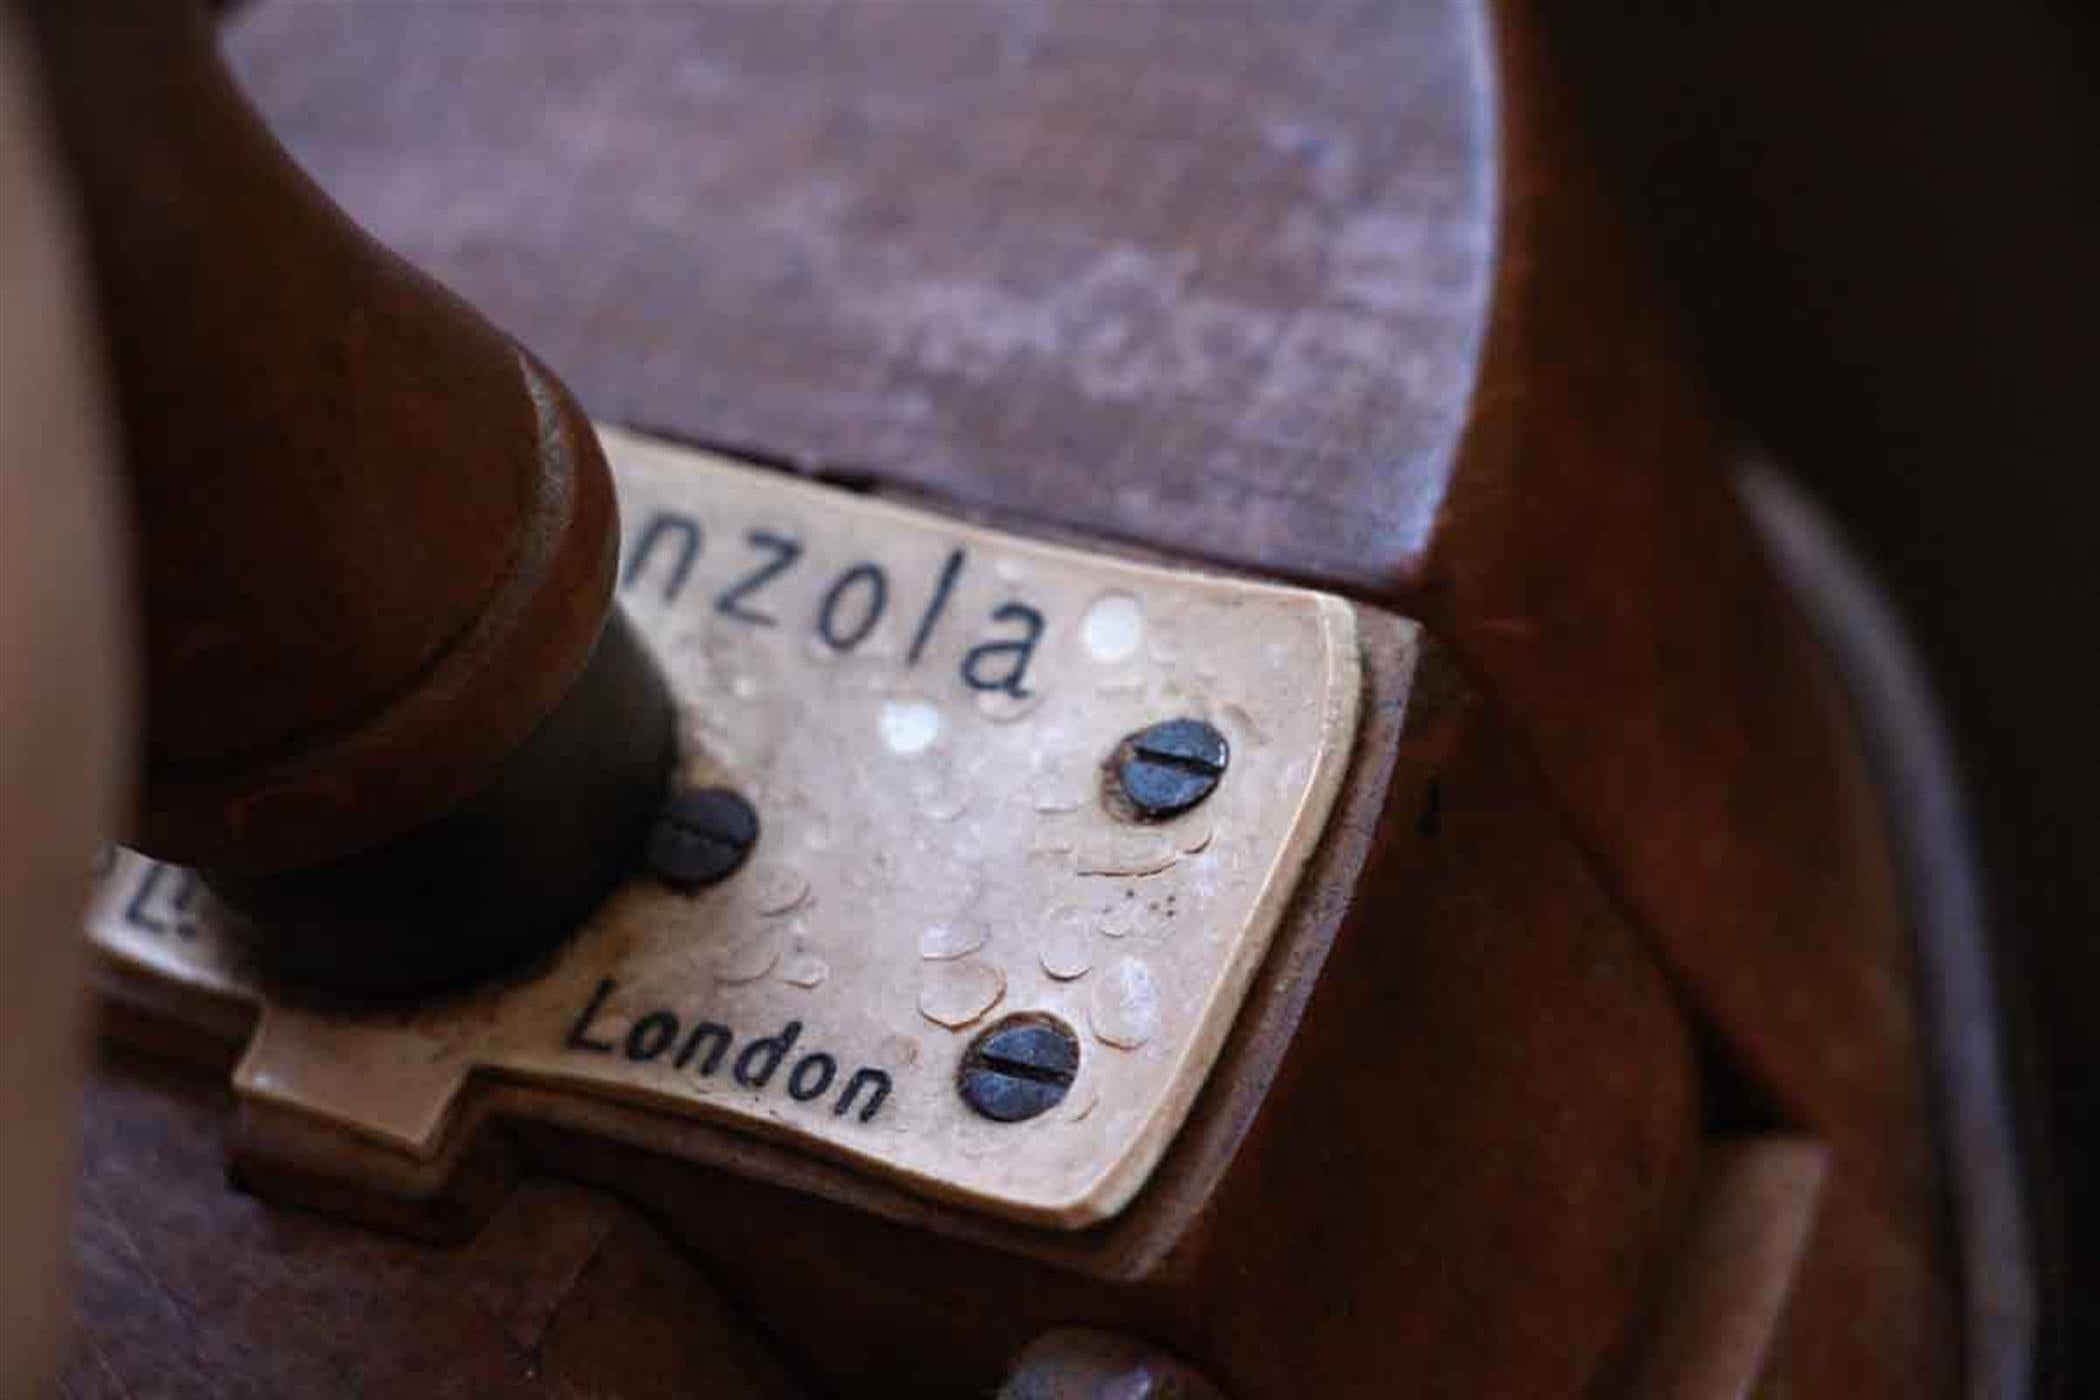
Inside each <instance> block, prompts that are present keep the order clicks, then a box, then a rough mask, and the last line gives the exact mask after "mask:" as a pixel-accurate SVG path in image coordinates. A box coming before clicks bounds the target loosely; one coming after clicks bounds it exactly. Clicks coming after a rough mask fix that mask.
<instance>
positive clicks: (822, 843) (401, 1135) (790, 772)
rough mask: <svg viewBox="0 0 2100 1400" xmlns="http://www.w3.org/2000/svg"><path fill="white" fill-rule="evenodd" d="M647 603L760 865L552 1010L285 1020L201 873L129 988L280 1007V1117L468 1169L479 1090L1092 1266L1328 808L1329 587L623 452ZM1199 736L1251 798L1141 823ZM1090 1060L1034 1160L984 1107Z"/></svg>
mask: <svg viewBox="0 0 2100 1400" xmlns="http://www.w3.org/2000/svg"><path fill="white" fill-rule="evenodd" d="M603 435H604V440H605V444H606V448H607V451H608V453H609V454H610V456H611V458H612V462H613V469H614V472H615V474H616V476H617V478H618V481H619V487H620V496H621V508H622V516H623V519H624V523H625V530H626V539H625V549H624V552H623V559H622V566H621V596H622V599H623V601H624V603H625V605H626V607H627V608H628V610H629V613H630V615H631V616H632V617H633V619H634V620H635V622H636V623H637V624H638V625H639V628H640V630H641V632H642V633H643V635H644V636H645V637H647V638H648V640H649V641H650V643H651V645H652V647H653V648H654V650H655V652H656V654H657V656H658V658H659V659H660V660H661V662H662V664H663V666H664V668H665V671H666V674H667V675H668V676H669V678H670V680H671V683H672V685H673V687H674V688H675V690H676V692H677V694H678V696H679V698H680V701H681V704H682V707H683V722H682V732H681V744H682V748H683V753H684V759H683V765H684V768H685V772H686V776H687V778H689V779H690V780H692V781H696V782H703V783H709V784H714V783H721V784H726V785H729V786H732V787H734V788H736V789H737V790H738V791H740V792H742V793H744V794H745V795H746V796H748V797H749V798H750V800H751V801H752V803H753V804H754V805H755V806H756V808H757V810H758V812H759V815H760V820H761V823H762V828H763V830H762V835H761V837H760V840H759V843H758V846H757V848H756V850H755V851H754V853H753V855H752V857H751V859H750V861H749V862H748V863H747V864H746V865H745V866H744V868H743V869H742V870H741V871H739V872H738V873H736V874H735V875H733V876H731V877H730V878H729V879H728V880H726V881H725V882H723V883H722V884H720V885H717V886H715V887H714V888H712V889H708V890H705V891H702V892H700V893H698V894H696V895H685V894H680V893H676V892H673V891H671V890H668V889H665V888H662V887H660V886H658V885H656V884H654V883H652V882H651V881H649V880H647V879H638V880H637V881H636V882H635V883H633V884H631V885H630V886H628V887H627V888H625V889H623V890H621V891H620V892H619V893H618V894H616V895H615V896H614V897H613V899H612V900H611V901H610V902H609V904H608V905H607V906H606V907H605V908H604V909H603V910H601V911H600V913H599V914H598V916H597V917H596V918H594V919H593V920H592V921H591V923H590V924H589V925H588V926H587V927H586V928H584V929H583V930H582V931H581V932H580V933H579V934H578V936H577V937H576V938H575V939H574V940H573V942H571V943H570V944H569V945H568V947H567V948H566V950H565V951H564V952H563V953H562V954H561V955H560V956H559V957H558V958H557V959H556V960H555V962H554V963H553V965H552V966H550V967H549V968H548V969H547V970H546V971H545V972H543V973H542V974H541V975H539V976H538V977H537V978H536V979H534V980H532V981H530V982H526V983H522V984H518V985H512V986H508V987H504V988H499V989H491V990H488V991H485V992H482V993H477V994H474V995H471V996H468V997H464V998H462V999H459V1000H456V1001H453V1002H450V1003H448V1004H446V1005H444V1006H442V1007H439V1008H435V1009H430V1010H425V1011H421V1012H418V1013H416V1014H414V1015H410V1016H403V1015H400V1014H392V1015H371V1016H351V1015H339V1014H324V1013H320V1012H316V1011H312V1010H307V1009H298V1008H293V1007H289V1006H283V1005H277V1004H274V1003H273V1002H272V1001H271V999H270V997H269V996H268V994H267V991H266V990H265V989H263V988H260V987H258V986H257V985H256V984H255V982H254V979H252V978H251V977H248V976H247V975H245V974H244V972H243V971H242V969H241V967H240V963H239V958H238V954H237V944H236V941H235V940H234V939H232V938H231V937H229V933H228V930H227V929H226V928H225V927H224V926H223V920H224V916H223V915H221V914H220V913H218V912H217V911H215V909H214V908H213V907H212V904H211V900H210V897H209V896H208V895H207V894H204V893H203V892H202V891H201V890H200V889H199V888H198V886H197V883H196V881H195V879H194V877H192V876H191V875H189V874H188V872H185V871H181V870H176V869H173V868H170V867H163V866H157V865H154V864H152V863H151V862H148V861H145V860H143V859H141V858H139V857H136V856H132V855H129V854H128V853H127V854H122V855H120V856H119V857H118V858H117V859H116V860H115V861H114V863H113V866H112V868H111V870H110V871H109V873H108V874H107V876H106V877H105V879H104V881H103V885H102V887H101V890H100V892H99V894H98V896H97V899H96V901H95V904H94V906H93V909H92V912H91V916H90V932H91V936H92V937H93V939H94V941H95V942H96V943H97V944H98V945H99V946H100V947H101V948H102V949H103V951H104V952H105V953H106V954H107V955H109V956H110V957H112V958H114V959H116V960H118V961H119V962H120V963H123V964H126V965H128V966H129V967H130V968H132V969H133V970H134V971H137V972H142V973H146V974H148V975H151V976H157V977H162V978H166V979H170V980H173V981H177V982H180V983H182V984H185V985H187V986H190V987H193V988H196V989H198V990H202V991H209V992H215V993H218V994H221V995H224V996H232V997H238V998H244V999H252V1000H254V1001H256V1002H257V1003H258V1004H259V1011H260V1014H259V1019H258V1022H257V1030H256V1032H255V1035H254V1038H253V1039H252V1041H251V1042H250V1043H249V1046H248V1049H247V1052H246V1055H245V1058H244V1059H243V1060H242V1061H241V1063H240V1066H239V1068H238V1070H237V1071H236V1076H235V1082H236V1086H237V1088H238V1090H239V1092H240V1093H241V1094H243V1095H245V1096H248V1097H250V1098H251V1099H256V1100H263V1101H267V1102H270V1103H272V1104H275V1105H278V1106H281V1107H285V1108H289V1109H293V1110H296V1111H298V1112H301V1113H303V1114H308V1115H313V1116H315V1117H318V1118H320V1119H323V1120H327V1121H330V1122H333V1123H335V1124H337V1125H339V1126H340V1127H342V1128H343V1129H346V1130H348V1131H350V1132H353V1133H355V1134H358V1135H359V1136H361V1137H363V1138H365V1139H368V1140H370V1141H375V1142H378V1143H381V1144H384V1145H386V1146H388V1147H390V1148H392V1149H394V1150H397V1151H399V1152H401V1153H404V1154H410V1155H412V1156H415V1157H419V1158H426V1159H427V1158H430V1157H433V1156H435V1155H436V1154H437V1153H438V1152H439V1150H440V1149H441V1147H442V1146H443V1144H444V1135H445V1133H446V1130H447V1125H448V1122H449V1120H450V1119H451V1117H452V1116H453V1110H454V1108H455V1105H456V1103H457V1101H458V1100H459V1099H460V1096H461V1094H462V1091H463V1089H464V1088H465V1086H466V1083H467V1081H468V1079H469V1078H470V1077H471V1076H474V1075H477V1074H488V1075H501V1076H508V1077H512V1078H516V1079H520V1080H528V1081H533V1082H536V1083H540V1084H543V1085H556V1086H562V1087H563V1088H565V1089H566V1090H569V1091H573V1092H575V1093H577V1094H581V1095H603V1096H616V1097H618V1098H621V1099H624V1100H628V1101H631V1102H640V1103H643V1104H646V1105H648V1106H651V1107H653V1108H656V1109H659V1110H662V1111H667V1112H672V1113H680V1114H694V1115H702V1116H705V1117H707V1118H710V1119H713V1120H716V1121H718V1122H722V1123H726V1124H729V1125H732V1126H734V1127H737V1128H741V1129H745V1130H748V1131H750V1132H754V1133H763V1134H767V1135H771V1136H774V1137H776V1138H785V1139H788V1140H790V1141H792V1142H794V1143H796V1144H798V1145H800V1146H801V1147H803V1148H806V1149H807V1150H809V1151H812V1152H820V1153H824V1154H828V1155H831V1156H834V1157H838V1158H843V1159H846V1160H848V1161H851V1162H853V1163H855V1164H857V1165H859V1166H860V1167H862V1168H863V1169H865V1170H868V1171H871V1172H875V1173H880V1174H882V1175H885V1176H887V1177H890V1178H892V1179H895V1180H898V1181H901V1182H903V1183H905V1184H908V1185H910V1186H912V1187H913V1188H915V1189H918V1190H921V1191H924V1192H926V1193H929V1194H931V1195H935V1196H939V1197H943V1198H946V1199H950V1200H954V1201H958V1202H962V1203H965V1204H968V1205H971V1206H974V1207H976V1208H978V1209H982V1210H984V1211H987V1212H991V1213H994V1214H997V1215H1001V1216H1006V1217H1010V1218H1015V1219H1021V1220H1027V1221H1033V1222H1038V1223H1044V1224H1052V1225H1058V1226H1064V1227H1072V1228H1077V1227H1080V1226H1084V1225H1088V1224H1091V1223H1093V1222H1096V1221H1099V1220H1102V1219H1105V1218H1106V1217H1108V1216H1111V1215H1113V1214H1114V1213H1115V1212H1116V1211H1118V1210H1119V1209H1121V1208H1122V1207H1123V1206H1124V1205H1125V1204H1126V1203H1127V1202H1128V1201H1129V1200H1130V1198H1131V1196H1132V1195H1133V1194H1134V1193H1135V1192H1136V1191H1137V1190H1138V1188H1139V1187H1140V1186H1141V1185H1142V1184H1143V1183H1144V1180H1145V1178H1146V1175H1147V1174H1148V1173H1149V1172H1150V1170H1151V1169H1152V1167H1153V1165H1154V1164H1155V1163H1156V1162H1157V1161H1158V1159H1159V1156H1160V1154H1161V1152H1162V1151H1163V1150H1164V1149H1165V1147H1166V1145H1167V1142H1168V1140H1169V1139H1170V1138H1171V1137H1172V1135H1173V1133H1174V1131H1175V1129H1176V1128H1177V1127H1178V1126H1179V1124H1180V1123H1181V1121H1182V1119H1183V1117H1184V1116H1185V1115H1186V1113H1187V1111H1188V1108H1189V1104H1190V1102H1191V1100H1192V1099H1193V1097H1194V1095H1195V1093H1196V1091H1197V1089H1198V1087H1199V1086H1200V1085H1201V1083H1202V1080H1203V1077H1204V1075H1205V1073H1206V1072H1207V1071H1208V1069H1209V1068H1210V1065H1211V1063H1212V1061H1213V1060H1214V1058H1215V1057H1216V1055H1217V1053H1218V1049H1219V1046H1220V1044H1221V1043H1222V1041H1223V1039H1224V1036H1225V1033H1226V1031H1227V1029H1228V1028H1229V1026H1230V1024H1231V1021H1232V1018H1233V1015H1234V1013H1235V1012H1236V1010H1237V1009H1238V1007H1239V1004H1240V1001H1241V999H1242V997H1243V995H1244V994H1245V992H1246V989H1247V984H1248V981H1249V979H1250V978H1251V977H1252V975H1253V973H1254V970H1255V968H1256V966H1257V964H1258V963H1259V961H1260V959H1261V956H1262V953H1263V950H1264V949H1265V947H1266V946H1267V944H1268V942H1269V938H1270V935H1271V933H1272V932H1273V931H1274V929H1275V927H1276V924H1277V921H1278V919H1279V917H1280V915H1281V913H1282V910H1283V906H1284V903H1285V901H1286V900H1287V898H1288V897H1289V895H1290V892H1291V889H1292V886H1293V884H1294V883H1295V881H1296V880H1297V877H1298V875H1299V872H1300V870H1301V868H1302V867H1303V865H1304V863H1305V861H1306V858H1307V856H1308V855H1309V853H1310V851H1311V849H1312V847H1313V844H1314V842H1315V841H1316V839H1317V838H1318V835H1319V832H1320V829H1321V826H1322V823H1323V822H1324V820H1325V818H1326V815H1327V812H1328V810H1329V807H1330V806H1331V804H1332V802H1333V799H1334V796H1335V791H1336V787H1337V785H1338V783H1339V781H1340V777H1341V773H1342V769H1343V764H1344V760H1345V759H1346V757H1347V750H1348V746H1349V742H1350V738H1351V735H1352V734H1353V732H1354V728H1355V720H1356V709H1357V703H1358V661H1357V650H1356V639H1355V624H1354V614H1353V613H1352V611H1351V610H1350V608H1349V607H1348V605H1347V604H1345V603H1343V602H1341V601H1340V600H1338V599H1334V598H1330V597H1327V596H1325V595H1322V594H1317V593H1311V592H1307V591H1304V590H1300V589H1293V588H1282V587H1275V586H1271V585H1266V584H1257V583H1250V582H1245V581H1242V580H1237V579H1228V578H1219V577H1215V576H1211V575H1206V574H1200V573H1194V572H1188V571H1183V570H1176V569H1166V568H1159V567H1154V566H1151V565H1145V564H1138V563H1133V562H1129V561H1126V560H1123V559H1118V558H1113V557H1108V556H1104V555H1098V554H1091V553H1086V552H1083V551H1080V550H1075V549H1071V548H1066V547H1062V546H1057V545H1050V544H1045V543H1041V542H1038V541H1035V540H1029V539H1024V538H1020V537H1017V536H1013V535H1007V534H1002V533H998V532H995V531H991V530H985V529H979V528H976V527H974V526H971V525H967V524H964V523H962V522H959V521H956V520H953V519H949V518H945V517H942V516H939V515H934V514H929V513H926V512H922V511H917V510H910V509H904V508H900V507H898V506H895V505H890V504H886V503H883V502H880V501H875V500H871V499H868V498H866V497H862V496H857V495H853V494H850V493H847V492H842V491H838V490H833V489H830V488H826V487H820V486H815V485H811V484H808V483H805V482H801V481H798V480H795V479H793V478H791V477H788V476H785V475H781V474H778V473H773V472H767V471H761V470H756V469H753V468H750V467H745V466H741V465H737V464H735V463H732V462H729V461H726V460H724V459H722V458H719V457H715V456H711V455H708V454H705V453H701V452H697V451H692V450H689V449H685V448H680V447H674V446H669V445H666V444H662V443H658V442H654V441H650V440H646V439H643V438H640V437H636V436H633V435H631V434H628V433H624V432H618V431H614V430H611V429H606V430H603ZM1179 716H1193V717H1196V718H1200V719H1204V720H1207V721H1209V722H1210V723H1212V724H1214V725H1215V726H1217V728H1218V729H1219V730H1220V731H1222V732H1223V734H1224V735H1225V737H1226V739H1227V741H1228V742H1229V744H1230V746H1231V758H1230V763H1229V765H1228V767H1227V769H1226V772H1225V774H1224V777H1223V778H1222V779H1221V780H1220V782H1219V783H1218V785H1217V787H1216V789H1215V791H1213V792H1212V793H1211V795H1210V796H1209V798H1208V799H1207V800H1205V801H1204V802H1203V803H1202V804H1201V805H1199V806H1197V807H1195V808H1194V809H1193V810H1191V811H1189V812H1187V813H1185V814H1184V815H1181V816H1179V817H1176V818H1174V819H1172V820H1169V821H1165V822H1161V823H1158V824H1154V825H1147V824H1141V823H1137V822H1134V821H1131V820H1127V819H1125V818H1123V817H1119V816H1118V815H1116V814H1115V813H1114V812H1113V811H1111V810H1110V807H1109V806H1108V805H1107V804H1105V803H1104V800H1103V794H1104V782H1105V775H1106V769H1105V765H1106V763H1107V760H1108V759H1109V756H1110V754H1111V753H1112V752H1113V751H1114V750H1115V748H1116V746H1117V744H1118V742H1119V741H1120V740H1121V739H1123V737H1124V736H1126V735H1128V734H1130V733H1132V732H1133V731H1136V730H1138V729H1141V728H1143V727H1145V726H1147V725H1149V724H1152V723H1154V722H1156V721H1159V720H1164V719H1171V718H1175V717H1179ZM1023 1012H1030V1013H1039V1014H1043V1015H1048V1016H1052V1017H1055V1018H1057V1019H1058V1020H1060V1021H1062V1022H1064V1023H1065V1024H1066V1025H1067V1026H1068V1027H1070V1029H1071V1030H1072V1032H1073V1034H1074V1035H1075V1036H1076V1038H1077V1039H1078V1042H1079V1045H1080V1058H1079V1066H1078V1071H1077V1075H1076V1077H1075V1079H1074V1080H1073V1083H1072V1085H1071V1088H1070V1090H1069V1092H1068V1093H1067V1095H1066V1097H1065V1099H1064V1100H1063V1102H1061V1103H1060V1104H1058V1105H1057V1106H1056V1107H1054V1108H1052V1109H1051V1110H1049V1111H1048V1112H1046V1113H1044V1114H1042V1115H1041V1116H1039V1117H1037V1118H1034V1119H1031V1120H1028V1121H1025V1122H1018V1123H999V1122H993V1121H990V1120H988V1119H985V1118H981V1117H979V1116H978V1115H977V1114H976V1113H975V1112H973V1111H972V1110H971V1109H970V1108H968V1107H967V1106H966V1105H965V1104H964V1103H963V1102H962V1100H961V1098H960V1097H959V1095H958V1093H957V1088H956V1071H957V1065H958V1062H959V1060H960V1058H961V1056H962V1054H963V1052H964V1050H965V1049H966V1047H967V1046H968V1045H969V1044H970V1042H971V1040H972V1039H973V1038H974V1037H975V1036H977V1035H978V1034H979V1033H981V1032H982V1031H984V1030H985V1029H986V1028H987V1027H990V1026H993V1025H996V1024H997V1023H999V1022H1000V1021H1001V1020H1002V1019H1003V1018H1005V1017H1007V1016H1011V1015H1015V1014H1017V1013H1023Z"/></svg>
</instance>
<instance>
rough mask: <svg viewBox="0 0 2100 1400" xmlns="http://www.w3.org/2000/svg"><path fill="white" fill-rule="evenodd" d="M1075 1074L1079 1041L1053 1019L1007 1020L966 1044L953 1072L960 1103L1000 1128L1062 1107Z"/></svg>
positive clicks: (1031, 1016) (1028, 1015) (1026, 1016)
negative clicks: (960, 1096)
mask: <svg viewBox="0 0 2100 1400" xmlns="http://www.w3.org/2000/svg"><path fill="white" fill-rule="evenodd" d="M1078 1073H1079V1037H1077V1036H1075V1035H1073V1034H1072V1028H1071V1027H1070V1026H1067V1025H1066V1024H1065V1023H1064V1022H1063V1021H1060V1020H1058V1019H1057V1018H1056V1017H1055V1016H1045V1015H1041V1014H1039V1013H1023V1014H1021V1015H1018V1016H1008V1017H1007V1018H1006V1019H1005V1020H1003V1021H1000V1022H999V1023H998V1024H997V1025H995V1026H992V1027H990V1028H989V1029H987V1030H986V1031H984V1032H983V1033H982V1034H981V1035H979V1036H978V1037H977V1039H975V1040H973V1041H971V1042H970V1048H969V1049H968V1050H965V1051H964V1052H963V1058H962V1065H961V1066H960V1067H959V1068H958V1069H957V1070H956V1075H955V1087H956V1091H957V1092H958V1093H960V1094H961V1095H962V1100H963V1102H964V1103H966V1104H968V1105H969V1106H970V1107H971V1108H972V1109H974V1110H975V1111H976V1112H977V1113H979V1114H980V1115H982V1116H983V1117H986V1118H990V1119H992V1120H993V1121H995V1122H999V1123H1018V1122H1021V1121H1022V1120H1024V1119H1028V1118H1033V1117H1035V1116H1036V1115H1037V1114H1039V1113H1044V1112H1047V1111H1048V1110H1050V1109H1052V1108H1055V1107H1056V1106H1057V1105H1058V1104H1060V1103H1062V1102H1063V1101H1064V1097H1065V1094H1066V1092H1067V1091H1068V1090H1070V1089H1071V1087H1072V1079H1073V1077H1074V1076H1075V1075H1077V1074H1078Z"/></svg>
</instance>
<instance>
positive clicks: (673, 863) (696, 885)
mask: <svg viewBox="0 0 2100 1400" xmlns="http://www.w3.org/2000/svg"><path fill="white" fill-rule="evenodd" d="M756 844H758V813H757V812H755V811H753V810H752V809H751V804H750V803H749V802H746V801H745V800H744V799H743V797H742V796H740V795H739V794H737V793H734V792H731V791H730V790H729V789H728V788H719V787H714V788H681V789H679V790H678V791H677V792H674V793H672V794H671V796H670V798H669V799H668V800H667V801H666V802H665V803H664V805H663V808H662V810H660V811H659V812H658V813H657V814H656V824H655V825H654V826H652V827H651V828H650V829H649V852H648V855H649V869H650V871H651V872H652V873H653V874H655V876H656V878H657V879H659V880H661V881H663V882H664V883H665V884H666V885H669V886H670V887H671V888H673V889H676V890H683V891H685V892H686V893H688V894H690V893H692V892H693V891H694V890H697V889H700V888H702V887H704V886H707V885H712V884H714V883H716V882H717V881H719V880H724V879H727V878H728V877H729V876H730V875H732V874H734V873H735V872H736V869H737V867H738V866H740V865H742V864H743V863H744V858H745V857H746V856H748V855H750V854H751V848H752V847H753V846H754V845H756Z"/></svg>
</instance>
